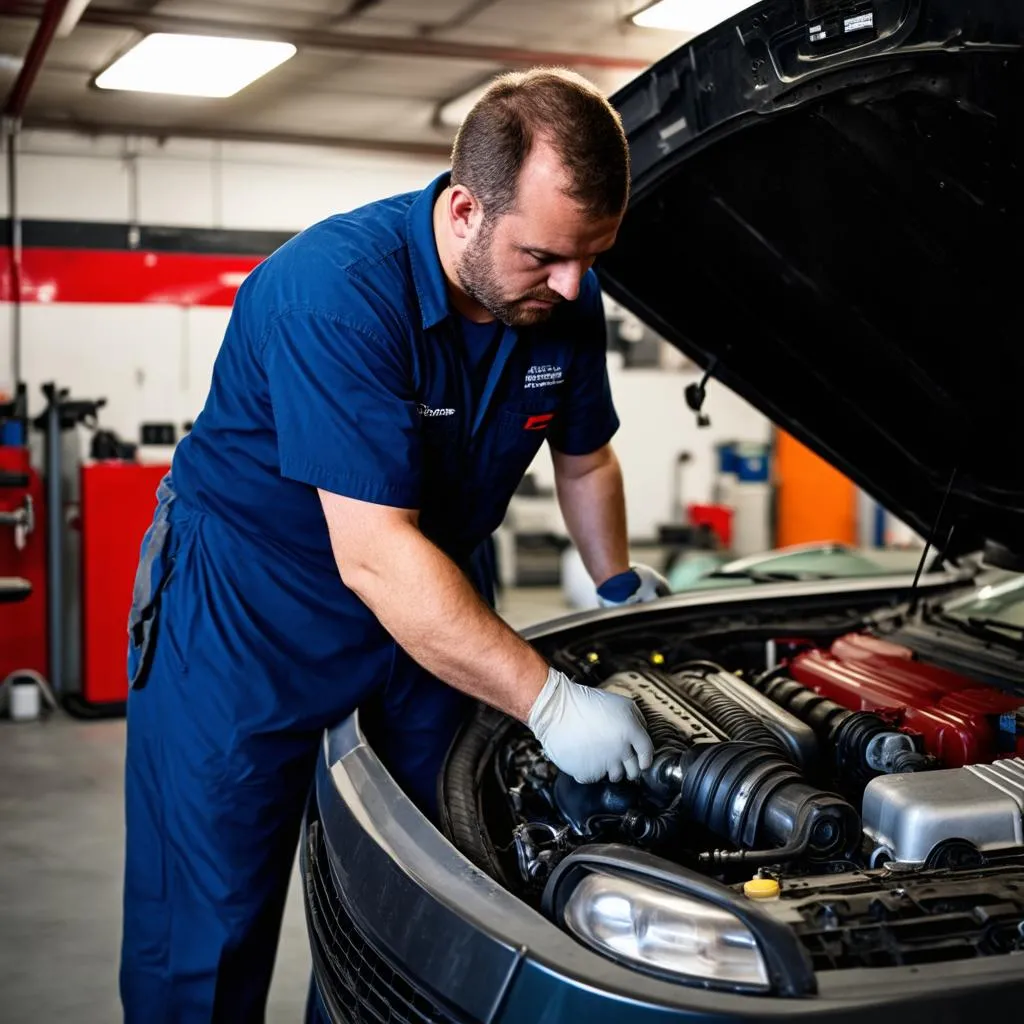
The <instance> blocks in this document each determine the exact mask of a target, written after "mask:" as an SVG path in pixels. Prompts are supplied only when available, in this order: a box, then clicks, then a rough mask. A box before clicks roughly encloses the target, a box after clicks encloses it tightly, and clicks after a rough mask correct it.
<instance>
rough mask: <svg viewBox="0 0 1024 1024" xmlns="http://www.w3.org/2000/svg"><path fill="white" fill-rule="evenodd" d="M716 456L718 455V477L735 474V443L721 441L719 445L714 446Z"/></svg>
mask: <svg viewBox="0 0 1024 1024" xmlns="http://www.w3.org/2000/svg"><path fill="white" fill-rule="evenodd" d="M715 451H716V454H717V455H718V472H719V475H721V476H725V475H727V474H729V473H735V472H736V442H735V441H723V442H722V443H721V444H720V445H716V446H715Z"/></svg>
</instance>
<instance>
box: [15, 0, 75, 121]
mask: <svg viewBox="0 0 1024 1024" xmlns="http://www.w3.org/2000/svg"><path fill="white" fill-rule="evenodd" d="M67 5H68V0H46V6H45V7H44V8H43V13H42V16H41V17H40V19H39V25H38V27H37V28H36V34H35V35H34V36H33V37H32V42H31V44H30V45H29V48H28V53H26V54H25V61H24V63H23V64H22V65H21V71H20V72H19V74H18V77H17V78H16V79H15V81H14V85H13V86H11V91H10V92H9V93H8V94H7V101H6V102H5V103H4V113H5V114H6V115H7V116H8V117H14V118H18V117H21V115H22V112H23V111H24V109H25V104H26V103H27V102H28V94H29V93H30V92H31V91H32V86H33V85H34V84H35V80H36V76H37V75H38V74H39V69H40V68H41V67H42V66H43V61H44V60H46V54H47V53H48V52H49V49H50V44H51V43H52V42H53V37H54V36H55V35H56V34H57V27H58V25H60V20H61V18H62V17H64V8H65V7H67Z"/></svg>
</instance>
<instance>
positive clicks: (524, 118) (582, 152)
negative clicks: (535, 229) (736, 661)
mask: <svg viewBox="0 0 1024 1024" xmlns="http://www.w3.org/2000/svg"><path fill="white" fill-rule="evenodd" d="M537 138H540V139H542V140H543V141H545V142H548V143H549V144H550V145H552V146H553V148H554V150H555V152H556V153H557V155H558V157H559V159H560V160H561V161H562V164H563V165H564V167H565V169H566V171H567V172H568V176H569V181H570V184H569V187H568V188H567V189H566V193H567V194H568V195H569V196H570V197H571V198H572V199H574V200H575V201H576V202H578V203H579V204H580V205H581V206H582V207H583V208H584V209H585V210H586V211H587V213H588V214H589V215H590V216H592V217H595V218H596V217H611V216H618V215H619V214H620V213H622V211H623V210H624V209H625V206H626V200H627V199H628V198H629V145H628V143H627V142H626V135H625V133H624V132H623V130H622V121H621V120H620V118H619V115H618V113H617V112H616V111H615V109H614V108H613V107H612V106H611V104H610V103H609V102H608V101H607V100H606V99H605V98H604V96H603V95H602V94H601V92H600V91H599V90H598V89H597V87H596V86H595V85H594V84H593V83H592V82H588V81H587V79H585V78H584V77H583V76H582V75H577V74H575V73H574V72H572V71H565V70H563V69H561V68H534V69H532V70H530V71H513V72H510V73H508V74H505V75H500V76H499V77H498V78H496V79H495V80H494V81H493V82H492V83H491V85H490V86H489V87H488V89H487V91H486V92H485V93H484V94H483V96H481V97H480V99H479V100H477V102H476V104H475V105H474V106H473V109H472V110H471V111H470V112H469V113H468V114H467V115H466V119H465V120H464V121H463V122H462V126H461V127H460V128H459V132H458V134H457V135H456V137H455V145H454V147H453V148H452V184H455V185H464V186H465V187H466V188H468V189H469V190H470V192H472V193H473V195H474V196H475V197H476V199H477V200H479V202H480V204H481V205H482V207H483V210H484V215H485V216H486V217H488V218H490V217H496V216H500V215H501V214H504V213H507V212H508V211H509V210H511V209H512V208H513V207H514V206H515V203H516V192H517V187H518V183H519V172H520V170H521V169H522V166H523V163H524V162H525V160H526V157H527V156H528V155H529V153H530V149H531V148H532V146H533V143H534V140H535V139H537Z"/></svg>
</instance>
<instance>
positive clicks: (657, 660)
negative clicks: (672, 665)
mask: <svg viewBox="0 0 1024 1024" xmlns="http://www.w3.org/2000/svg"><path fill="white" fill-rule="evenodd" d="M651 664H652V665H664V664H665V655H664V654H662V653H661V651H655V652H654V653H653V654H652V655H651Z"/></svg>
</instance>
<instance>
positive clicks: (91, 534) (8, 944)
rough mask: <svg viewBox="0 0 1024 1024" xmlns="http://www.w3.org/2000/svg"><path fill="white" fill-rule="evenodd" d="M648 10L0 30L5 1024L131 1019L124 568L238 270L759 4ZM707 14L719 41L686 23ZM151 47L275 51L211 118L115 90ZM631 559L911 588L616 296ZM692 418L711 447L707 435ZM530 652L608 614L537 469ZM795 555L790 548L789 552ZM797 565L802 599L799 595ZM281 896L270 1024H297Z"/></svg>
mask: <svg viewBox="0 0 1024 1024" xmlns="http://www.w3.org/2000/svg"><path fill="white" fill-rule="evenodd" d="M650 6H651V5H650V4H649V3H647V2H646V0H561V2H558V3H550V2H545V0H334V2H331V0H294V2H290V3H284V2H283V0H276V2H275V0H225V2H221V3H217V4H206V5H201V4H198V3H196V2H194V0H95V2H89V0H46V2H25V0H9V2H4V3H0V98H2V102H3V124H4V139H3V145H4V152H3V156H4V159H3V165H2V168H0V178H2V179H3V189H2V197H0V203H2V209H0V218H2V221H0V224H2V230H3V238H2V243H3V248H2V250H0V307H2V308H0V583H3V584H4V585H5V587H6V590H5V592H4V603H2V604H0V680H3V681H4V686H3V689H2V691H0V716H2V717H0V779H2V783H0V1007H2V1009H0V1018H2V1020H3V1021H4V1022H9V1024H21V1022H29V1021H33V1022H35V1021H50V1020H54V1021H55V1020H74V1021H80V1022H82V1024H92V1022H97V1024H98V1022H108V1021H111V1020H115V1019H119V1016H120V1007H119V1003H118V993H117V962H118V951H119V944H120V915H121V885H122V878H121V876H122V865H123V817H122V814H123V812H122V783H123V765H124V736H125V724H124V717H123V715H124V701H125V699H126V685H127V684H126V680H125V678H124V643H125V632H124V623H125V622H126V617H127V612H128V607H129V604H130V600H131V586H132V579H133V577H134V573H135V566H136V561H137V557H138V548H139V543H140V541H141V539H142V535H143V532H144V531H145V529H146V526H147V525H148V523H149V521H150V518H151V516H152V512H153V507H154V494H155V491H156V486H157V484H158V482H159V480H160V478H161V477H162V476H163V474H164V473H165V472H166V470H167V467H168V466H169V463H170V459H171V457H172V455H173V451H174V447H175V445H176V443H177V442H178V441H179V440H180V439H181V438H182V437H183V436H185V435H186V434H187V433H188V431H189V430H190V428H191V424H192V422H193V420H194V419H195V417H196V416H197V415H198V414H199V412H200V410H201V409H202V406H203V402H204V400H205V397H206V394H207V390H208V387H209V383H210V378H211V374H212V368H213V363H214V359H215V357H216V355H217V351H218V348H219V346H220V342H221V338H222V336H223V332H224V329H225V326H226V324H227V322H228V317H229V315H230V312H231V306H232V302H233V300H234V297H235V295H236V293H237V290H238V288H239V286H240V284H241V283H242V282H243V281H244V280H245V278H246V276H247V274H248V273H249V272H250V271H251V270H252V269H253V268H254V267H255V266H256V265H257V264H258V263H259V262H260V261H261V260H262V259H263V258H264V257H265V256H267V255H268V254H269V253H271V252H272V251H274V250H275V249H276V248H278V247H279V246H280V245H282V244H283V243H284V242H285V241H287V240H288V239H289V238H290V237H292V236H293V235H295V234H296V233H297V232H300V231H302V230H303V229H305V228H307V227H308V226H310V225H312V224H314V223H315V222H317V221H319V220H321V219H322V218H325V217H328V216H331V215H333V214H336V213H341V212H345V211H349V210H352V209H355V208H356V207H359V206H362V205H364V204H366V203H370V202H373V201H375V200H378V199H382V198H385V197H387V196H391V195H395V194H399V193H404V192H409V191H412V190H416V189H420V188H423V187H424V186H425V185H426V184H427V183H428V182H429V181H430V180H431V179H432V178H434V177H435V176H436V175H437V174H439V173H441V172H442V171H443V170H445V168H446V167H447V166H448V158H449V153H450V149H451V144H452V141H453V138H454V135H455V131H456V129H457V127H458V125H459V123H460V122H461V119H462V117H463V116H464V115H465V113H466V112H467V111H468V109H469V108H470V107H471V106H472V104H473V102H475V100H476V98H477V97H478V96H479V94H480V92H481V91H482V90H483V88H484V87H485V86H486V84H487V83H488V82H489V81H490V80H491V79H492V78H493V76H495V75H497V74H500V73H502V72H504V71H508V70H515V69H521V68H527V67H532V66H538V65H556V66H561V67H568V68H571V69H573V70H575V71H578V72H579V73H581V74H583V75H585V76H586V77H587V78H589V79H590V80H591V81H592V82H594V83H595V84H596V85H597V86H598V87H599V88H600V89H601V90H602V91H604V92H605V93H606V94H608V95H611V94H613V93H615V91H616V90H617V89H619V88H621V87H622V86H623V85H625V84H626V83H627V82H629V81H630V80H632V79H633V78H634V77H635V76H636V75H638V74H639V73H640V72H641V71H643V70H644V69H646V68H648V67H650V65H651V64H653V63H655V62H656V61H658V60H660V59H661V58H663V57H665V56H666V55H668V54H670V53H671V52H672V51H674V50H675V49H676V48H677V47H679V46H680V45H681V44H683V43H685V42H686V41H687V40H688V39H690V38H692V37H694V36H696V35H697V34H699V33H700V32H702V31H704V30H705V29H706V28H708V27H710V26H711V25H713V24H715V23H717V22H718V21H719V20H721V18H722V17H725V16H728V15H731V14H732V13H735V12H736V11H738V10H740V9H742V8H743V7H745V6H747V5H746V4H744V3H742V2H740V3H736V2H733V3H728V2H725V3H721V4H718V5H715V4H708V5H704V4H695V5H694V6H695V7H697V8H700V13H695V14H694V15H693V21H692V23H690V24H689V25H688V26H687V27H680V28H676V29H666V28H651V27H646V26H645V25H644V24H642V20H643V19H640V21H641V23H637V22H634V20H633V17H634V15H637V14H638V12H640V11H642V10H644V9H647V8H649V7H650ZM705 6H706V7H709V8H710V9H711V13H710V15H709V14H708V13H707V12H705V11H704V10H703V9H704V7H705ZM159 34H170V35H188V36H204V37H237V38H242V39H254V40H262V41H279V42H282V43H286V44H290V45H291V47H293V48H294V49H293V55H291V56H290V57H288V58H287V59H285V60H284V61H283V63H281V64H280V65H279V66H277V67H275V68H273V70H271V71H269V72H268V73H266V74H265V75H263V76H262V77H260V78H258V79H256V80H255V81H254V82H252V84H251V85H247V86H245V87H243V88H241V89H239V91H237V92H236V93H234V94H233V95H231V96H227V97H224V98H208V97H198V96H188V95H164V94H157V93H153V92H143V91H121V90H118V89H113V88H104V87H102V86H101V84H100V83H99V82H98V79H99V78H101V76H102V74H103V73H104V72H105V71H106V70H107V69H108V68H110V67H111V66H112V65H113V64H114V63H115V62H116V61H117V60H118V59H119V58H120V57H121V56H123V55H124V54H125V53H127V52H129V51H130V50H131V49H132V48H133V47H134V46H136V45H137V44H138V43H139V42H140V41H142V40H143V39H146V38H148V37H152V36H154V35H159ZM605 312H606V318H607V326H608V367H609V378H610V381H611V387H612V393H613V396H614V399H615V403H616V407H617V410H618V414H619V417H620V419H621V421H622V426H621V430H620V432H619V434H618V435H617V437H616V441H615V445H616V450H617V452H618V456H619V459H620V461H621V463H622V465H623V470H624V475H625V483H626V505H627V513H628V521H629V537H630V545H631V554H632V556H633V557H635V559H636V560H638V561H643V562H647V563H649V564H651V565H654V566H656V567H658V568H659V569H661V570H664V571H665V572H666V574H667V575H668V577H669V579H670V582H671V583H672V585H673V589H676V590H683V589H686V588H688V587H690V586H692V585H694V584H696V583H698V582H699V581H700V579H702V578H703V577H705V576H706V575H707V574H709V573H714V572H716V571H718V570H720V569H721V568H722V566H727V565H729V564H730V563H732V561H733V560H735V559H740V558H743V559H749V558H757V557H759V556H761V555H765V554H766V553H769V552H776V554H778V549H782V548H792V547H797V548H798V550H799V552H801V553H802V554H800V557H804V556H808V557H809V556H810V555H814V554H816V553H817V554H820V553H822V552H824V555H825V557H832V558H835V557H843V558H846V557H849V558H855V559H863V560H864V561H865V562H867V563H869V564H871V565H873V566H875V567H877V568H878V570H879V571H893V572H905V571H908V572H913V570H914V567H915V566H916V565H917V563H918V560H919V558H920V556H921V550H922V547H923V539H922V538H921V537H920V536H919V535H918V534H917V533H916V532H914V531H913V530H911V529H909V528H908V527H906V526H905V525H904V524H902V523H901V522H900V521H899V520H898V519H897V518H895V517H894V516H892V515H890V514H889V513H888V512H887V511H886V510H885V509H883V508H881V507H879V506H878V505H876V503H875V502H873V501H872V499H871V498H870V497H869V496H868V495H867V494H865V493H863V492H862V491H860V490H859V489H858V488H857V487H856V486H855V484H854V483H852V482H851V481H850V480H848V479H846V478H845V477H843V476H842V475H841V474H839V473H838V472H837V471H836V470H834V469H832V468H831V467H829V466H828V465H827V464H826V463H825V462H823V461H822V460H821V459H820V458H818V456H816V455H815V454H813V453H812V452H811V451H809V450H808V449H807V448H805V447H804V446H803V445H802V444H800V443H799V442H798V441H797V440H795V439H794V438H793V437H791V436H790V435H788V434H786V433H784V432H783V431H781V430H780V429H778V428H776V427H775V426H774V425H773V424H772V423H771V422H770V421H769V420H768V419H767V418H766V417H765V416H764V415H762V414H761V413H760V412H759V411H758V410H756V409H754V408H753V407H752V406H750V405H749V404H748V403H747V402H745V401H744V400H743V399H742V398H741V397H739V396H738V395H736V394H734V393H733V392H731V391H729V390H728V389H727V388H726V387H725V386H723V385H722V384H720V383H718V382H716V381H714V380H711V381H710V382H709V383H707V385H706V390H707V399H706V402H705V403H704V404H703V407H702V408H701V410H700V412H699V413H698V412H695V410H694V408H693V407H692V405H691V404H689V403H688V401H687V399H686V394H687V391H688V389H690V390H691V392H692V389H693V388H694V387H695V386H703V384H704V382H705V378H704V373H703V370H702V368H701V367H699V366H698V365H697V364H696V363H694V362H692V361H691V360H690V359H688V358H687V357H685V356H683V355H681V354H680V353H679V352H678V351H677V350H676V349H675V348H674V347H673V346H671V345H670V344H669V343H668V342H667V341H665V340H664V339H663V338H662V337H660V336H659V335H658V334H656V333H655V332H654V331H653V330H651V329H650V328H649V327H648V326H647V325H645V324H643V323H642V322H641V321H640V320H638V319H637V318H636V317H635V316H634V315H633V314H632V313H630V312H628V311H627V310H625V309H624V308H623V307H622V306H620V305H619V304H617V303H616V302H614V301H613V300H612V299H611V298H610V297H607V296H606V298H605ZM705 420H706V421H707V422H704V421H705ZM495 541H496V550H497V553H498V567H499V568H498V571H499V581H500V584H501V587H500V595H499V606H498V607H499V611H500V613H501V614H502V615H503V616H504V617H505V618H506V619H507V621H508V622H509V623H510V624H511V625H512V626H514V627H515V628H523V627H526V626H528V625H531V624H533V623H536V622H540V621H542V620H545V619H550V618H554V617H557V616H559V615H563V614H566V613H568V612H571V611H578V610H582V609H588V608H592V607H596V604H597V601H596V596H595V594H594V592H593V590H594V588H593V586H592V584H590V582H589V580H587V578H586V577H585V573H584V572H583V570H582V566H581V563H580V562H579V559H578V557H576V555H575V552H574V551H573V549H572V547H571V543H570V541H569V540H568V537H567V533H566V528H565V524H564V522H563V521H562V518H561V515H560V513H559V510H558V505H557V502H556V500H555V495H554V477H553V472H552V468H551V463H550V459H549V458H548V456H547V454H546V453H545V452H543V451H542V452H541V454H540V456H538V459H537V460H536V462H535V463H534V464H533V465H532V466H531V467H530V470H529V472H528V475H527V477H526V479H525V480H524V483H523V485H522V486H521V488H520V490H519V491H518V492H517V495H516V497H515V498H514V499H513V502H512V505H511V507H510V509H509V514H508V517H507V518H506V521H505V523H504V524H503V526H502V528H501V529H500V530H499V531H498V533H497V534H496V536H495ZM805 549H806V550H805ZM802 564H803V563H799V564H798V565H797V568H796V569H795V570H793V569H789V570H787V569H786V567H785V564H783V565H782V566H781V571H783V572H794V571H795V573H796V578H800V577H799V574H800V573H801V572H802V571H804V570H803V569H802V568H801V566H802ZM309 971H310V956H309V948H308V940H307V934H306V924H305V921H304V918H303V911H302V903H301V892H300V879H299V876H298V873H297V872H296V873H295V875H294V877H293V884H292V890H291V892H290V894H289V901H288V905H287V910H286V914H285V923H284V929H283V933H282V939H281V945H280V949H279V954H278V960H277V965H276V969H275V974H274V980H273V983H272V986H271V992H270V1000H269V1005H268V1016H267V1019H268V1020H270V1021H275V1022H284V1021H290V1020H295V1019H298V1017H299V1015H300V1014H301V1012H302V1008H303V1006H304V1005H305V1000H306V993H307V987H308V984H309Z"/></svg>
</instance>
